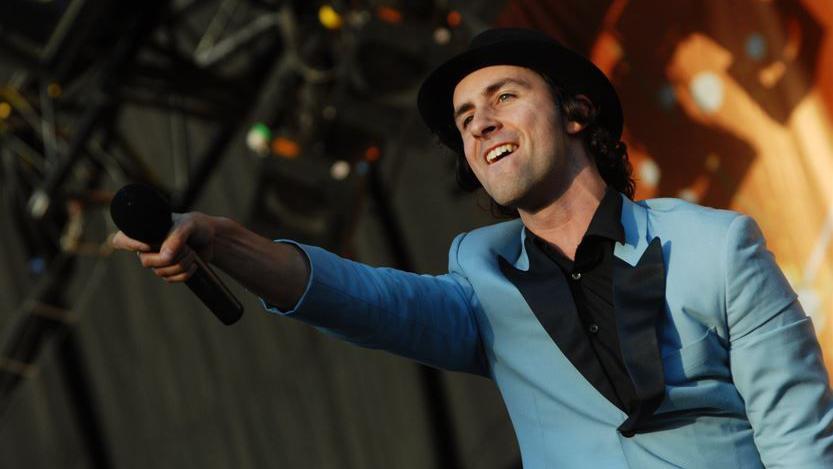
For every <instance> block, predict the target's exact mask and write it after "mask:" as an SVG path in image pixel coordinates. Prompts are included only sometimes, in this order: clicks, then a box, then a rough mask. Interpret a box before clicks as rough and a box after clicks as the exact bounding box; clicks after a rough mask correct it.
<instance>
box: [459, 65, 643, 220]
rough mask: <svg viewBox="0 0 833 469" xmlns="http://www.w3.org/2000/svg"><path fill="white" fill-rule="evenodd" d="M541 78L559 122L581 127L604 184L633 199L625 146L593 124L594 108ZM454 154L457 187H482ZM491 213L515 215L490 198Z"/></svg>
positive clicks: (463, 157) (630, 169)
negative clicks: (556, 109) (578, 124)
mask: <svg viewBox="0 0 833 469" xmlns="http://www.w3.org/2000/svg"><path fill="white" fill-rule="evenodd" d="M541 77H542V78H543V79H544V81H546V82H547V84H548V85H549V87H550V92H551V94H552V96H553V99H554V101H555V105H556V107H557V108H558V109H559V110H560V111H561V121H562V123H563V124H564V125H566V123H567V122H568V121H575V122H579V123H581V124H583V125H584V128H583V129H582V130H581V132H580V135H581V136H582V137H583V139H584V144H585V145H586V147H587V149H588V151H589V152H590V154H591V155H593V160H594V161H595V163H596V168H597V169H598V170H599V174H600V175H601V177H602V179H604V181H605V183H606V184H607V185H608V186H610V187H612V188H613V189H616V190H617V191H619V192H621V193H622V194H625V196H627V197H628V198H629V199H633V194H634V190H635V187H634V181H633V177H632V176H631V174H632V171H633V169H632V168H631V164H630V161H629V160H628V148H627V145H625V143H624V142H622V141H618V140H615V139H614V138H613V136H612V135H611V133H610V131H609V130H608V129H606V128H605V127H602V126H601V125H600V124H599V123H598V122H597V121H596V118H597V116H598V114H599V112H598V109H596V107H595V106H587V101H584V100H581V99H579V98H578V97H577V96H576V95H573V94H569V93H567V92H565V91H564V90H563V89H561V87H559V86H558V85H556V84H555V83H553V82H552V80H550V78H549V77H547V76H545V75H541ZM455 153H456V156H457V160H456V161H457V165H456V173H457V184H458V185H459V186H460V187H461V188H462V189H463V190H464V191H466V192H473V191H475V190H477V189H479V188H480V187H482V186H481V184H480V181H478V180H477V177H476V176H475V175H474V173H473V172H472V170H471V168H470V167H469V164H468V162H467V161H466V156H465V154H464V153H463V150H462V148H459V149H458V150H456V151H455ZM490 199H491V198H490ZM491 211H492V214H493V215H495V216H496V217H501V218H515V217H517V216H518V212H517V210H515V209H513V208H510V207H505V206H503V205H500V204H498V203H497V202H495V201H494V199H491Z"/></svg>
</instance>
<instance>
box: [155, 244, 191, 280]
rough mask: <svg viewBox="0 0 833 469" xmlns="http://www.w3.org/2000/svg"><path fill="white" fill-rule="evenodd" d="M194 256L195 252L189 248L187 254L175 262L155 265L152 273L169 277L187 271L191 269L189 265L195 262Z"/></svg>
mask: <svg viewBox="0 0 833 469" xmlns="http://www.w3.org/2000/svg"><path fill="white" fill-rule="evenodd" d="M196 256H197V254H196V253H195V252H194V251H193V250H189V252H188V255H186V256H185V257H183V258H182V259H180V260H179V261H178V262H177V263H176V264H174V265H170V266H166V267H156V268H154V269H153V273H155V274H156V275H157V276H159V277H171V276H174V275H179V274H181V273H183V272H188V271H189V270H191V266H192V265H193V264H195V263H196V259H195V258H196Z"/></svg>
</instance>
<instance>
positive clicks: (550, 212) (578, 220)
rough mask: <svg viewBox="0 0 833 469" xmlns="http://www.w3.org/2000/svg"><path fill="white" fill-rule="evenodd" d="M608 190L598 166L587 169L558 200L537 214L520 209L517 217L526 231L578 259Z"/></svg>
mask: <svg viewBox="0 0 833 469" xmlns="http://www.w3.org/2000/svg"><path fill="white" fill-rule="evenodd" d="M605 187H606V184H605V182H604V180H603V179H602V177H601V176H600V175H599V172H598V170H597V169H596V167H595V165H592V164H589V165H585V166H584V167H582V168H581V169H580V170H579V171H578V172H577V173H576V174H575V176H574V177H573V178H572V179H571V180H570V182H569V183H568V185H567V187H566V189H565V190H564V191H563V192H562V193H561V195H560V196H559V197H558V198H556V199H554V200H553V201H551V202H550V203H548V204H547V205H545V206H543V207H541V208H539V209H536V210H524V209H520V208H519V209H518V213H519V215H520V217H521V221H523V224H524V226H526V228H527V229H529V230H530V231H532V232H533V233H535V235H537V236H538V237H539V238H541V239H544V240H545V241H547V242H548V243H550V245H552V246H553V247H554V248H556V249H558V250H559V251H561V253H562V254H564V255H565V256H567V257H568V258H569V259H575V255H576V249H578V245H579V243H580V242H581V239H582V238H583V237H584V234H585V233H586V232H587V228H588V227H589V226H590V221H591V220H592V219H593V214H595V213H596V209H597V208H598V207H599V203H600V202H601V200H602V197H604V193H605Z"/></svg>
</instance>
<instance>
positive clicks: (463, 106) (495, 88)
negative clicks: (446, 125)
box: [454, 78, 532, 122]
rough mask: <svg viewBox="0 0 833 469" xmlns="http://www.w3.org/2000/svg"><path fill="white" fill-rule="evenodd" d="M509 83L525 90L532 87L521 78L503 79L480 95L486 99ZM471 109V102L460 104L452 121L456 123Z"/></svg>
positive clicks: (472, 105) (472, 106)
mask: <svg viewBox="0 0 833 469" xmlns="http://www.w3.org/2000/svg"><path fill="white" fill-rule="evenodd" d="M510 83H513V84H516V85H519V86H521V87H523V88H526V89H529V88H531V87H532V85H530V84H529V82H528V81H526V80H524V79H522V78H503V79H501V80H498V81H496V82H494V83H492V84H491V85H489V86H487V87H486V88H484V89H483V91H482V92H481V93H480V94H481V95H482V96H486V97H488V96H491V95H493V94H495V93H496V92H497V91H498V90H499V89H501V88H503V87H504V86H506V85H508V84H510ZM473 108H474V104H473V103H472V102H471V101H467V102H465V103H463V104H461V105H460V107H459V108H457V110H456V111H454V121H455V122H457V119H458V118H460V115H462V114H464V113H466V112H468V111H470V110H471V109H473Z"/></svg>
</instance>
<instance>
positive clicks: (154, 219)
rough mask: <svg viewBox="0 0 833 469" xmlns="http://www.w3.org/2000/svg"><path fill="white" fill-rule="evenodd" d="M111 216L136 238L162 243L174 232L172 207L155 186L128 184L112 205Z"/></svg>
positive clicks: (147, 241)
mask: <svg viewBox="0 0 833 469" xmlns="http://www.w3.org/2000/svg"><path fill="white" fill-rule="evenodd" d="M110 217H111V218H112V219H113V222H114V223H115V224H116V226H118V227H119V229H120V230H122V231H123V232H124V234H126V235H127V236H130V237H131V238H133V239H138V240H139V241H142V242H145V243H148V244H159V243H161V242H162V241H164V240H165V237H166V236H167V234H168V231H170V230H171V225H172V222H171V205H170V204H169V203H168V201H167V200H166V199H165V197H164V196H163V195H162V194H160V193H159V191H158V190H156V189H155V188H154V187H152V186H149V185H146V184H128V185H126V186H124V187H122V188H121V189H120V190H119V191H118V192H117V193H116V195H115V196H113V200H112V201H111V202H110Z"/></svg>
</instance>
